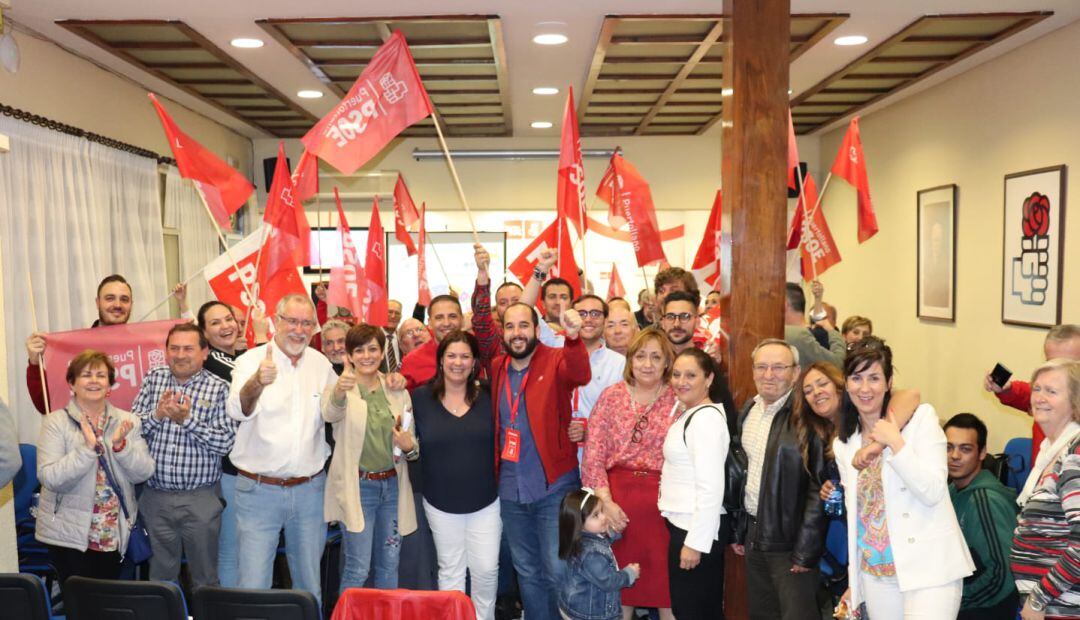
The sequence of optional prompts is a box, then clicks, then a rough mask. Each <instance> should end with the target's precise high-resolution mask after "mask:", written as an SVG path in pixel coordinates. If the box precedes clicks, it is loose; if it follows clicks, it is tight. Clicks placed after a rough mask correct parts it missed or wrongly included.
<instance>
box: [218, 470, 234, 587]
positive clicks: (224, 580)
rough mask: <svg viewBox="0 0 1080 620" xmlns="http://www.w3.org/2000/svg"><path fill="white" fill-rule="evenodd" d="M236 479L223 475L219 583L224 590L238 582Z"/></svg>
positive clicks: (219, 536) (219, 539)
mask: <svg viewBox="0 0 1080 620" xmlns="http://www.w3.org/2000/svg"><path fill="white" fill-rule="evenodd" d="M236 478H237V476H232V475H229V474H221V497H222V498H223V499H224V500H225V510H223V511H221V532H220V533H219V534H218V556H217V557H218V581H220V582H221V587H223V588H235V587H236V580H237V573H238V569H237V562H238V555H237V552H236V551H237V544H238V543H237V540H236Z"/></svg>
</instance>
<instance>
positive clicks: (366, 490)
mask: <svg viewBox="0 0 1080 620" xmlns="http://www.w3.org/2000/svg"><path fill="white" fill-rule="evenodd" d="M360 508H361V509H362V510H363V511H364V530H363V531H361V532H349V531H345V532H343V533H342V548H343V549H344V551H345V567H344V568H343V569H342V571H341V591H342V592H344V591H345V589H346V588H362V587H364V582H365V581H367V578H368V572H370V571H371V570H372V564H374V573H375V578H374V584H373V585H374V586H375V587H376V588H378V589H380V590H393V589H395V588H397V585H398V560H399V558H400V556H401V535H400V534H399V533H398V522H397V518H398V479H397V478H396V477H394V478H387V479H385V480H364V479H361V480H360ZM373 552H374V553H373ZM373 555H374V558H373V557H372V556H373Z"/></svg>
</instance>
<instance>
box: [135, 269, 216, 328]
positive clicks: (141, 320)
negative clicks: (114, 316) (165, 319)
mask: <svg viewBox="0 0 1080 620" xmlns="http://www.w3.org/2000/svg"><path fill="white" fill-rule="evenodd" d="M205 270H206V265H203V266H202V267H200V268H199V270H198V271H196V272H194V273H192V274H191V275H190V276H188V277H187V279H186V280H184V281H183V282H181V284H183V285H185V286H187V285H188V284H189V283H190V282H191V281H192V280H194V279H195V276H197V275H199V274H201V273H202V272H203V271H205ZM173 295H174V293H172V292H170V293H169V294H168V295H166V296H165V298H164V299H162V300H161V301H159V302H157V303H156V304H154V307H153V308H150V310H148V311H147V312H146V314H144V315H142V316H141V317H139V320H138V321H135V322H136V323H142V322H143V321H145V320H146V319H147V318H149V317H150V315H151V314H153V313H154V312H155V311H156V310H157V309H158V308H160V307H161V305H162V304H164V303H165V302H167V301H169V299H170V298H171V297H172V296H173Z"/></svg>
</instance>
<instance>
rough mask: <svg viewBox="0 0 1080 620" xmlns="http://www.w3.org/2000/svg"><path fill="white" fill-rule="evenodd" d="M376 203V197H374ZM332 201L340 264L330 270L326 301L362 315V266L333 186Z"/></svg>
mask: <svg viewBox="0 0 1080 620" xmlns="http://www.w3.org/2000/svg"><path fill="white" fill-rule="evenodd" d="M375 200H376V204H378V198H376V199H375ZM334 202H335V203H337V212H338V232H339V233H341V256H342V266H341V267H334V268H332V269H331V270H330V288H329V289H328V290H327V292H326V301H327V302H329V303H332V304H334V305H335V306H342V307H344V308H348V310H349V312H351V313H352V315H353V316H355V317H359V316H363V314H362V313H363V311H364V308H363V307H362V305H361V303H360V283H361V282H362V281H363V279H364V267H363V265H361V264H360V256H359V253H358V252H357V251H356V246H355V245H353V239H352V229H351V228H349V221H348V220H347V219H345V210H344V209H342V208H341V196H339V195H338V189H337V188H336V187H335V188H334Z"/></svg>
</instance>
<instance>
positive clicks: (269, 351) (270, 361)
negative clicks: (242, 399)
mask: <svg viewBox="0 0 1080 620" xmlns="http://www.w3.org/2000/svg"><path fill="white" fill-rule="evenodd" d="M256 376H257V377H258V381H259V385H262V386H263V387H266V386H268V385H270V384H271V383H273V382H274V379H277V364H275V363H274V341H273V340H271V341H270V342H267V343H266V357H265V358H264V359H263V361H261V362H259V370H258V372H257V373H256Z"/></svg>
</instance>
